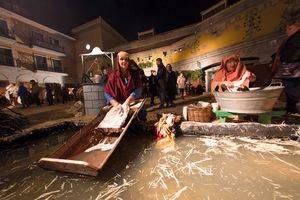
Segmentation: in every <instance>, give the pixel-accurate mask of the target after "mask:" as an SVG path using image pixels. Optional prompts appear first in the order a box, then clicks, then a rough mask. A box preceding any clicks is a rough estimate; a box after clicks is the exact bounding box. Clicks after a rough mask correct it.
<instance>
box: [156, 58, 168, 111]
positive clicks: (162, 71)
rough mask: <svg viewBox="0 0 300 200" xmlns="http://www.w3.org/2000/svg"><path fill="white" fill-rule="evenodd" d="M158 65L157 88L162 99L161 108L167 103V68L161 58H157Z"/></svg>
mask: <svg viewBox="0 0 300 200" xmlns="http://www.w3.org/2000/svg"><path fill="white" fill-rule="evenodd" d="M156 65H157V76H156V77H157V90H158V95H159V100H160V106H159V108H163V107H164V104H165V103H166V89H167V88H166V84H167V82H166V81H167V70H166V67H165V66H164V64H163V62H162V59H161V58H157V59H156Z"/></svg>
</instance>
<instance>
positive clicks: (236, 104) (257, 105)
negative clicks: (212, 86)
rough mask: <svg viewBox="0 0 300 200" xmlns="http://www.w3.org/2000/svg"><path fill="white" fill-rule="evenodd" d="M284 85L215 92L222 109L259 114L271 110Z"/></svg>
mask: <svg viewBox="0 0 300 200" xmlns="http://www.w3.org/2000/svg"><path fill="white" fill-rule="evenodd" d="M283 88H284V87H283V86H268V87H266V88H264V89H263V90H255V89H252V90H251V88H250V91H245V92H214V93H213V94H214V96H215V98H216V100H217V102H218V103H219V105H220V107H221V109H222V110H223V111H227V112H233V113H245V114H259V113H266V112H271V111H272V109H273V107H274V105H275V103H276V101H277V100H278V98H279V96H280V94H281V92H282V90H283Z"/></svg>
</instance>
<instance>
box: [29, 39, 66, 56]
mask: <svg viewBox="0 0 300 200" xmlns="http://www.w3.org/2000/svg"><path fill="white" fill-rule="evenodd" d="M31 45H36V46H39V47H43V48H46V49H50V50H53V51H57V52H60V53H64V52H65V49H64V48H63V47H61V46H57V45H53V44H51V43H50V42H48V41H40V40H37V39H34V38H31Z"/></svg>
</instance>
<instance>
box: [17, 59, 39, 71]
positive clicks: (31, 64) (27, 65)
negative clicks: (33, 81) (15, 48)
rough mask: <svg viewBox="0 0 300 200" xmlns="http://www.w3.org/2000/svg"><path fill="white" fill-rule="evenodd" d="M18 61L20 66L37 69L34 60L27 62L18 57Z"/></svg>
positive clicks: (32, 69)
mask: <svg viewBox="0 0 300 200" xmlns="http://www.w3.org/2000/svg"><path fill="white" fill-rule="evenodd" d="M16 63H17V67H20V68H21V67H23V68H25V69H28V70H31V71H35V70H36V67H35V64H34V62H25V61H23V60H20V59H16Z"/></svg>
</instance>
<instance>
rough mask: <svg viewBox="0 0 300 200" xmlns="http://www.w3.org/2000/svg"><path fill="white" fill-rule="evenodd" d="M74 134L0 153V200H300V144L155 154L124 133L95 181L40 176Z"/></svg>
mask: <svg viewBox="0 0 300 200" xmlns="http://www.w3.org/2000/svg"><path fill="white" fill-rule="evenodd" d="M71 134H72V133H65V134H64V135H62V134H60V135H51V136H49V137H47V138H46V139H40V140H38V141H34V143H35V144H36V145H33V144H30V143H29V144H26V145H24V146H22V147H17V148H14V149H10V150H5V151H2V152H1V158H0V159H1V168H0V177H1V179H0V199H3V200H8V199H299V198H300V191H299V188H300V145H299V143H297V142H293V141H286V142H281V141H279V140H254V139H248V138H230V137H195V136H183V137H179V138H177V139H176V143H175V145H174V146H171V147H168V148H165V149H158V148H156V146H155V142H154V141H153V139H152V138H151V137H150V136H149V137H148V136H145V135H139V134H130V133H129V134H127V136H126V137H125V138H123V141H122V142H121V143H120V145H119V147H118V149H117V151H116V152H115V153H114V154H113V156H112V157H111V159H110V160H109V162H108V163H107V164H106V166H105V168H104V169H103V171H102V172H101V173H100V174H99V176H98V177H88V176H81V175H73V174H66V173H60V172H53V171H46V170H43V169H41V168H39V167H38V166H37V161H38V160H39V159H40V158H41V157H43V156H46V155H47V154H49V153H51V152H52V151H54V150H55V149H56V148H57V147H58V146H59V144H61V143H62V142H63V141H65V140H66V139H67V138H68V137H69V136H70V135H71Z"/></svg>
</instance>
